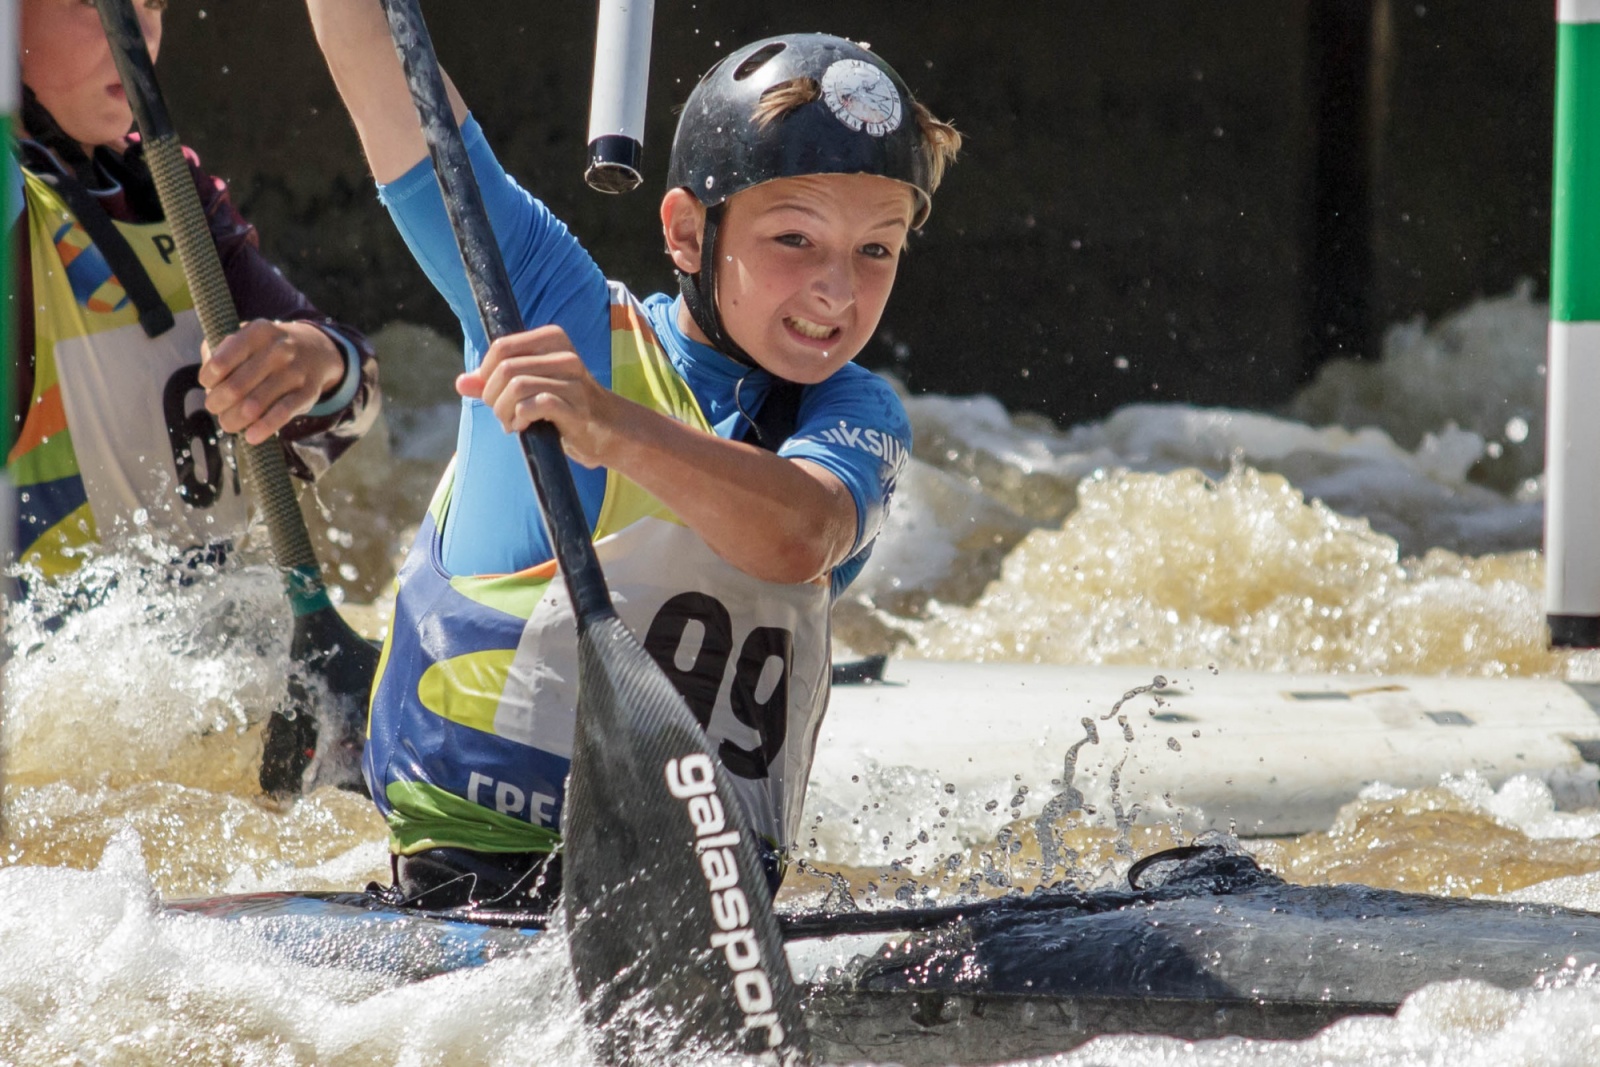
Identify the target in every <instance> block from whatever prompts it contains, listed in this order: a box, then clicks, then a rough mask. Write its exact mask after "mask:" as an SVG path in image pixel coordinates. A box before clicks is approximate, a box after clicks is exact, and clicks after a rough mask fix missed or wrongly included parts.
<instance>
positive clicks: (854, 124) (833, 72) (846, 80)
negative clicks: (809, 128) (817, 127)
mask: <svg viewBox="0 0 1600 1067" xmlns="http://www.w3.org/2000/svg"><path fill="white" fill-rule="evenodd" d="M822 99H823V100H824V101H825V102H826V103H827V105H828V109H829V110H830V111H832V112H833V114H834V117H835V118H837V119H838V120H839V121H840V122H842V123H844V124H845V125H846V126H848V127H850V128H851V129H852V130H866V131H867V132H868V133H870V134H872V136H874V137H882V136H883V135H884V134H886V133H893V132H894V131H895V130H897V129H899V128H900V120H901V118H902V117H904V114H905V111H904V108H903V107H902V106H901V103H900V90H898V89H896V88H895V87H894V82H893V81H891V80H890V79H889V75H887V74H885V73H884V72H883V70H882V69H881V68H879V67H876V66H874V65H873V64H871V63H868V62H866V61H865V60H861V59H841V60H839V61H838V62H836V63H834V64H833V65H832V66H830V67H829V68H828V69H827V71H825V72H824V73H823V75H822Z"/></svg>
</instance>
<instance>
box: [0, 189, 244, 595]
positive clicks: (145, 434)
mask: <svg viewBox="0 0 1600 1067" xmlns="http://www.w3.org/2000/svg"><path fill="white" fill-rule="evenodd" d="M22 175H23V184H24V196H25V204H26V210H27V220H26V222H27V225H28V227H29V245H30V247H31V262H30V263H29V264H28V268H29V269H30V270H31V271H32V272H33V287H34V297H35V299H34V304H35V306H34V308H33V311H32V314H33V332H34V351H35V353H36V355H35V368H34V380H33V393H32V395H31V397H30V404H29V409H28V415H27V419H26V420H25V421H24V423H23V425H22V426H21V428H20V430H19V432H18V434H17V440H16V443H15V445H14V446H13V447H12V450H11V453H10V456H9V458H8V467H9V472H10V475H11V480H12V483H13V485H14V486H15V487H16V490H17V498H18V513H17V522H18V538H17V543H18V547H19V553H20V559H21V560H22V561H23V562H24V563H26V564H30V565H33V566H36V567H38V568H39V569H40V570H41V571H42V572H44V573H45V574H46V575H49V576H55V575H60V574H64V573H68V572H70V571H72V570H74V569H76V567H77V566H78V565H79V560H78V557H79V556H81V552H80V551H79V550H80V549H82V548H83V547H84V546H86V545H90V544H93V543H95V542H97V541H99V540H101V538H102V537H103V536H105V534H106V533H107V530H108V528H109V527H110V526H111V525H112V524H114V523H118V522H123V521H127V520H128V519H129V517H131V516H133V515H134V514H135V513H137V512H138V511H139V510H140V509H144V510H145V512H146V513H147V516H148V519H149V521H150V522H152V523H153V528H154V529H157V530H159V531H161V532H162V533H163V534H168V535H170V536H171V537H172V538H173V539H174V540H180V541H191V542H200V543H203V541H204V540H207V539H214V536H208V535H209V534H210V530H211V526H210V524H211V523H212V522H214V521H216V518H213V517H220V518H221V519H224V520H227V521H232V519H233V518H235V517H237V516H242V510H240V511H237V512H235V511H233V510H232V508H233V506H234V501H233V500H232V499H229V500H227V501H221V500H215V501H211V500H207V501H198V503H199V505H200V506H201V507H203V508H209V510H208V511H206V512H204V513H199V512H196V511H195V510H194V508H193V507H192V506H190V505H189V504H185V503H184V500H183V498H182V497H181V495H180V494H181V492H182V489H181V487H182V485H183V474H182V471H183V470H184V469H185V468H186V467H188V466H193V465H194V464H195V462H196V461H195V460H194V459H193V457H192V456H191V455H189V454H188V452H187V446H185V447H184V448H180V447H179V439H180V438H181V439H182V440H183V441H187V438H184V437H182V435H181V434H180V433H179V432H178V431H176V430H173V429H171V428H170V426H169V423H170V416H171V415H172V413H173V412H174V411H179V412H183V413H184V415H185V417H186V418H189V419H191V420H193V419H196V418H200V417H204V413H203V411H202V412H200V414H199V415H198V416H197V415H194V414H193V413H191V412H190V411H189V409H191V408H196V407H198V405H199V404H200V399H199V398H200V392H199V386H198V366H199V362H200V329H199V324H198V321H197V319H196V317H195V314H194V311H193V307H194V302H193V300H192V298H191V297H190V294H189V289H188V285H187V284H186V283H185V281H184V278H183V271H182V266H181V264H180V263H179V262H178V258H177V256H176V255H175V254H174V248H175V246H174V243H173V241H172V237H171V229H170V227H169V226H168V225H167V223H165V222H156V223H128V222H116V223H115V225H116V227H117V228H118V229H119V230H120V231H121V233H122V235H123V236H124V237H125V238H126V239H127V241H128V244H129V245H130V247H132V249H133V250H134V253H135V254H136V255H137V256H138V257H139V260H140V262H141V263H142V265H143V267H144V269H145V272H146V273H147V274H148V275H149V277H150V281H151V282H152V283H153V284H154V286H155V288H156V291H157V293H159V294H160V296H161V298H162V299H163V300H164V301H165V302H166V304H167V306H168V307H169V308H171V309H172V311H173V314H174V317H175V320H176V321H175V325H174V326H173V327H172V328H171V329H169V330H167V331H166V332H165V333H163V334H162V335H160V336H159V337H155V338H150V337H147V336H145V334H144V331H143V330H142V328H141V327H140V326H139V313H138V309H137V308H136V307H135V306H134V303H133V301H132V300H130V299H129V298H128V296H127V294H126V293H125V292H124V291H123V288H122V285H121V282H120V281H119V280H118V279H117V277H116V276H115V275H114V274H113V273H112V271H111V269H110V267H109V266H108V265H107V263H106V260H105V258H104V256H103V255H101V253H100V250H99V249H98V248H96V247H95V245H94V244H93V242H91V241H90V239H89V236H88V233H87V232H86V231H85V229H84V228H83V226H82V224H81V223H80V222H79V221H78V219H77V218H76V217H75V216H74V215H73V213H72V211H71V209H70V208H69V207H68V206H67V204H66V202H65V200H64V199H63V198H62V197H61V196H60V195H59V194H58V193H57V192H56V191H55V190H54V189H52V188H51V187H50V185H49V184H48V183H46V182H45V181H43V180H42V179H41V178H39V177H38V176H37V175H35V174H33V173H32V172H30V171H28V170H27V169H25V168H24V169H23V171H22ZM191 379H193V381H191ZM207 422H208V424H209V426H210V427H211V429H212V430H213V431H214V429H215V424H214V422H210V421H209V418H208V417H207ZM201 436H202V437H203V436H204V435H201ZM210 444H211V447H216V446H215V442H214V440H213V441H211V442H210ZM195 447H196V448H199V447H200V445H199V444H198V443H197V442H196V443H195ZM180 451H182V452H183V453H184V454H183V455H182V456H181V457H180V456H178V455H177V453H178V452H180ZM202 451H203V449H202ZM210 473H212V474H215V475H217V476H219V478H220V474H221V471H220V465H219V466H218V469H216V470H213V471H211V472H210ZM175 489H176V490H178V492H175ZM230 497H231V494H230ZM213 505H219V506H213ZM239 507H240V508H241V509H242V504H241V505H239ZM197 515H198V517H196V516H197ZM208 516H212V517H208ZM169 521H170V525H169Z"/></svg>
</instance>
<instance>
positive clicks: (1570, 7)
mask: <svg viewBox="0 0 1600 1067" xmlns="http://www.w3.org/2000/svg"><path fill="white" fill-rule="evenodd" d="M1556 21H1557V22H1565V23H1578V22H1600V0H1556Z"/></svg>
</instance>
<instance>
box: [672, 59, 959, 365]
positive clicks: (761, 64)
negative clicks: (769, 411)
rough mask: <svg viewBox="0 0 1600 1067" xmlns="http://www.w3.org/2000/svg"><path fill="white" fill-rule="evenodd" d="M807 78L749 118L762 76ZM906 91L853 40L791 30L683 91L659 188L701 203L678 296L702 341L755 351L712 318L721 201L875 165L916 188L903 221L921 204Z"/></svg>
mask: <svg viewBox="0 0 1600 1067" xmlns="http://www.w3.org/2000/svg"><path fill="white" fill-rule="evenodd" d="M799 79H810V80H812V81H814V82H815V83H816V84H817V87H818V89H819V92H818V95H817V97H816V99H814V100H811V101H810V102H808V103H804V104H801V105H800V106H799V107H796V108H794V109H793V110H791V111H789V112H787V113H785V114H784V115H782V116H781V117H779V118H778V119H776V120H775V121H772V122H770V123H762V122H760V121H758V119H757V118H756V108H757V105H758V104H759V103H760V100H761V96H762V94H763V93H765V92H766V91H767V90H768V89H771V88H772V87H773V86H777V85H783V84H785V83H788V82H792V81H796V80H799ZM911 103H912V98H911V93H910V91H909V90H908V89H907V88H906V85H905V82H903V81H901V80H900V75H898V74H896V73H895V72H894V69H893V68H892V67H890V66H889V64H887V63H885V62H884V61H883V60H881V59H879V58H878V57H877V56H875V55H873V54H872V53H871V52H869V51H868V50H867V49H865V48H862V47H861V46H860V45H857V44H853V43H851V42H850V41H846V40H844V39H843V38H842V37H833V36H830V35H828V34H824V33H794V34H785V35H784V36H782V37H769V38H767V39H766V40H763V41H757V42H755V43H754V44H750V45H746V46H745V47H743V48H741V49H739V50H738V51H736V52H734V53H733V54H731V55H729V56H727V57H726V58H725V59H723V60H722V61H721V62H719V63H718V64H717V65H716V66H714V67H712V68H711V69H710V70H709V71H707V72H706V75H705V77H703V78H701V79H700V84H698V85H696V86H695V87H694V92H692V93H690V94H689V100H688V102H687V103H686V104H684V107H683V114H682V115H681V116H680V117H679V119H678V132H677V134H676V135H675V136H674V137H673V139H672V160H671V162H670V163H669V164H668V166H667V188H669V189H675V188H678V187H679V186H682V187H683V188H686V189H688V190H689V191H690V192H691V193H693V194H694V196H695V198H696V199H698V200H699V201H700V202H701V203H702V204H704V205H705V206H706V208H707V209H708V210H707V212H706V228H705V233H704V235H703V237H702V245H701V255H700V264H701V265H700V271H699V272H698V273H697V274H683V273H681V272H680V274H679V287H680V288H681V290H682V292H683V297H684V303H685V304H686V305H688V308H689V313H690V314H691V315H692V316H693V317H694V321H695V323H696V324H697V325H698V326H699V327H700V328H701V329H702V330H703V331H705V333H706V336H708V337H709V338H710V339H711V341H712V343H713V344H714V345H715V346H716V347H717V348H718V349H720V350H721V351H723V352H725V353H727V354H728V355H730V356H732V357H733V358H735V359H737V360H739V361H740V362H742V363H746V364H749V365H752V366H753V365H754V363H755V361H754V360H752V359H751V358H750V356H749V355H748V354H747V353H745V352H744V351H743V350H741V349H740V348H739V346H738V345H736V344H735V343H734V342H733V340H732V338H730V337H728V335H727V332H726V331H725V330H724V329H723V327H722V316H721V313H720V312H719V311H718V310H717V308H716V304H715V299H714V294H715V292H716V283H715V271H716V253H715V245H716V235H717V227H718V224H719V222H720V220H721V214H722V213H721V210H720V209H721V205H722V204H723V203H724V202H725V201H726V200H727V199H728V198H729V197H730V196H732V195H733V194H734V193H737V192H740V191H742V190H745V189H748V188H750V187H751V186H754V185H760V184H761V183H762V182H767V181H771V180H772V179H774V178H795V177H800V176H802V175H806V174H877V175H882V176H883V177H885V178H893V179H894V180H896V181H900V182H904V183H905V184H907V185H909V186H911V187H912V189H914V190H915V191H916V196H917V208H916V212H915V219H914V222H913V226H914V227H916V226H921V225H922V223H923V222H924V221H926V219H927V217H928V212H929V211H930V210H931V208H932V204H933V200H932V195H933V190H932V188H931V187H930V184H929V180H928V169H929V168H928V157H927V153H926V151H925V150H924V147H923V141H922V131H921V128H920V126H919V125H918V123H917V119H916V116H915V115H914V114H913V113H912V108H911Z"/></svg>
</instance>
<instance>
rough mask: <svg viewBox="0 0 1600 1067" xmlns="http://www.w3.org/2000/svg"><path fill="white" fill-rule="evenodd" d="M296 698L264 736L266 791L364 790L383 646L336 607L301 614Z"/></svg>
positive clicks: (292, 677) (293, 683)
mask: <svg viewBox="0 0 1600 1067" xmlns="http://www.w3.org/2000/svg"><path fill="white" fill-rule="evenodd" d="M289 660H290V663H291V668H290V672H289V696H288V699H287V700H286V701H285V702H284V706H283V707H282V708H280V709H278V710H277V711H274V712H273V713H272V717H271V718H270V719H268V720H267V725H266V728H265V730H264V731H263V733H262V735H261V776H260V782H261V791H262V792H264V793H266V794H267V795H268V796H271V797H277V798H279V799H284V798H287V797H292V796H296V795H299V794H301V793H309V792H310V791H311V790H312V789H315V788H316V787H317V786H322V785H333V786H338V787H339V788H341V789H349V790H352V791H353V792H358V793H359V792H364V791H365V790H366V783H365V782H364V781H363V780H362V777H361V749H362V746H363V745H364V744H365V743H366V735H367V700H368V698H369V697H370V695H371V692H372V681H373V678H374V677H375V676H376V675H377V673H378V649H377V648H375V647H373V645H372V642H370V641H368V640H367V639H366V638H364V637H362V636H361V635H360V634H358V633H356V632H355V631H354V630H352V629H351V628H350V626H349V624H347V623H346V622H345V621H344V619H342V618H341V617H340V616H339V613H338V612H337V611H335V610H333V608H332V607H327V608H324V609H322V610H321V611H314V612H311V613H310V614H307V615H299V616H296V617H295V620H294V634H293V636H292V637H291V638H290V644H289Z"/></svg>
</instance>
